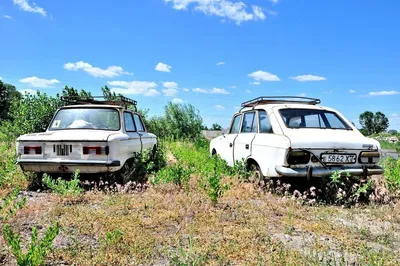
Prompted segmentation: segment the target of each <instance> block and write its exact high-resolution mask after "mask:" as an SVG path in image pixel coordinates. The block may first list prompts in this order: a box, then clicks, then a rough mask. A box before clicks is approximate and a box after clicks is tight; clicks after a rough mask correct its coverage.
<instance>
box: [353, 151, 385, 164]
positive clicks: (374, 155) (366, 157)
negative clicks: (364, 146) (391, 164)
mask: <svg viewBox="0 0 400 266" xmlns="http://www.w3.org/2000/svg"><path fill="white" fill-rule="evenodd" d="M380 156H381V155H380V154H379V152H378V151H363V152H361V153H360V155H359V156H358V161H359V162H360V163H370V164H375V163H378V162H379V158H380Z"/></svg>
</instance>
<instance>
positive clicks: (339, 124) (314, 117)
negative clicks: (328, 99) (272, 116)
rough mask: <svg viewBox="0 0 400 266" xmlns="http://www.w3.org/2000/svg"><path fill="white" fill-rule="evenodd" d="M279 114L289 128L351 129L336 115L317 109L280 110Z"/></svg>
mask: <svg viewBox="0 0 400 266" xmlns="http://www.w3.org/2000/svg"><path fill="white" fill-rule="evenodd" d="M279 112H280V114H281V116H282V118H283V121H284V122H285V124H286V126H287V127H289V128H329V129H346V130H351V127H350V126H349V125H348V124H347V123H346V122H345V121H343V119H342V118H340V117H339V116H338V115H337V114H336V113H334V112H331V111H326V110H317V109H281V110H280V111H279Z"/></svg>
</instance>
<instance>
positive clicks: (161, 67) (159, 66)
mask: <svg viewBox="0 0 400 266" xmlns="http://www.w3.org/2000/svg"><path fill="white" fill-rule="evenodd" d="M171 68H172V66H169V65H167V64H164V63H161V62H160V63H158V64H157V65H156V67H155V68H154V69H155V70H157V71H161V72H171Z"/></svg>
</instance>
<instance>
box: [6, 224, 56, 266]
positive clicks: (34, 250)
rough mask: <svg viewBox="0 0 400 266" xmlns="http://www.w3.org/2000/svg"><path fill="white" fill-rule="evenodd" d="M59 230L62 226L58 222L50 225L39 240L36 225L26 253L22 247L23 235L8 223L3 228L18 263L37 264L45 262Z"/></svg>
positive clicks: (21, 265)
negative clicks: (12, 228)
mask: <svg viewBox="0 0 400 266" xmlns="http://www.w3.org/2000/svg"><path fill="white" fill-rule="evenodd" d="M59 230H60V226H59V224H58V222H57V223H56V224H55V225H53V226H49V227H48V228H47V230H46V232H45V233H44V236H43V238H42V239H41V240H40V241H39V240H38V231H37V228H36V227H34V228H33V229H32V235H31V242H30V244H29V247H28V249H27V252H26V253H24V251H23V249H22V247H21V236H20V235H19V234H17V233H14V232H13V231H12V230H11V228H10V226H9V225H8V224H6V225H5V226H4V228H3V236H4V239H5V240H6V242H7V243H8V245H9V246H10V248H11V252H12V254H13V255H14V257H15V259H16V260H17V264H18V265H20V266H25V265H26V266H28V265H29V266H36V265H43V264H44V263H45V258H46V256H47V254H48V253H49V251H50V249H51V246H52V245H53V241H54V239H55V238H56V236H57V235H58V233H59Z"/></svg>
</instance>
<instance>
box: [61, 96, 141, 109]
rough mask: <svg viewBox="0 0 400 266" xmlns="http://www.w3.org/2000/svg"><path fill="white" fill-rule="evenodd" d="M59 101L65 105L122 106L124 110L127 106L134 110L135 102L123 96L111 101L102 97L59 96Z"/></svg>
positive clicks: (114, 97) (113, 98) (115, 97)
mask: <svg viewBox="0 0 400 266" xmlns="http://www.w3.org/2000/svg"><path fill="white" fill-rule="evenodd" d="M61 101H63V102H65V104H66V105H71V104H109V105H118V106H123V107H125V109H127V108H128V106H134V107H135V110H136V109H137V108H136V105H137V102H136V101H135V100H132V99H129V98H126V97H124V96H112V99H107V97H104V96H87V97H85V96H61Z"/></svg>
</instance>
